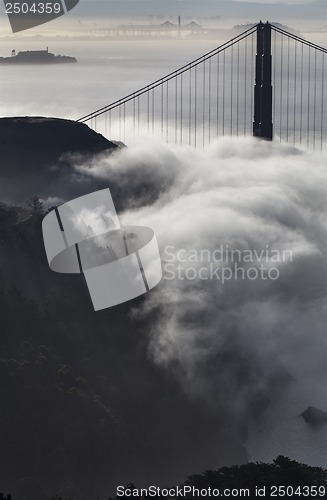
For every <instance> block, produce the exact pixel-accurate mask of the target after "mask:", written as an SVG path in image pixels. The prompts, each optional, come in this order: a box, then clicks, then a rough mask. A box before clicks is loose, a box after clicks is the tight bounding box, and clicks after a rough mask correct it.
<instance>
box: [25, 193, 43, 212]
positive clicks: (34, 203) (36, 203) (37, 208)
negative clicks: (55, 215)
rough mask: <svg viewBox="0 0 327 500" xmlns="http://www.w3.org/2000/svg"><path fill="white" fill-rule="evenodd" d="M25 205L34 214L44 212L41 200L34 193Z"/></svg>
mask: <svg viewBox="0 0 327 500" xmlns="http://www.w3.org/2000/svg"><path fill="white" fill-rule="evenodd" d="M27 205H28V207H29V208H31V210H32V212H33V214H34V215H36V214H43V213H44V208H43V202H42V201H41V200H40V198H39V197H38V196H36V194H35V195H34V196H33V198H31V199H30V200H29V201H28V202H27Z"/></svg>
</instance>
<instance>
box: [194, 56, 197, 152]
mask: <svg viewBox="0 0 327 500" xmlns="http://www.w3.org/2000/svg"><path fill="white" fill-rule="evenodd" d="M194 70H195V71H194V146H195V147H196V129H197V127H196V120H197V113H196V93H197V66H195V68H194Z"/></svg>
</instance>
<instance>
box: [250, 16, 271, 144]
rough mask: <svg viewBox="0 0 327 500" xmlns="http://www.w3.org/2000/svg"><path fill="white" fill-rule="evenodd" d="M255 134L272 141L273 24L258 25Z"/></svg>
mask: <svg viewBox="0 0 327 500" xmlns="http://www.w3.org/2000/svg"><path fill="white" fill-rule="evenodd" d="M253 135H254V137H260V138H261V139H266V140H268V141H272V138H273V123H272V85H271V25H270V24H269V23H268V22H266V24H263V23H262V22H261V21H260V23H259V24H258V25H257V53H256V62H255V86H254V121H253Z"/></svg>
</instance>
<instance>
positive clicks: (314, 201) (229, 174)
mask: <svg viewBox="0 0 327 500" xmlns="http://www.w3.org/2000/svg"><path fill="white" fill-rule="evenodd" d="M76 169H77V170H79V171H82V173H83V175H85V174H86V173H87V174H88V175H89V174H91V175H92V176H95V177H97V178H100V179H101V180H108V185H109V186H110V187H111V189H112V191H113V193H114V192H116V193H118V191H119V198H120V203H121V204H122V205H124V207H125V209H124V212H123V214H121V215H120V221H121V223H122V224H123V225H145V226H149V227H151V228H152V229H154V231H155V232H156V235H157V238H158V241H159V246H160V250H161V255H162V261H163V262H162V263H163V270H164V279H163V280H162V282H161V284H160V285H159V286H158V287H157V289H156V290H154V291H152V292H151V293H150V294H148V296H147V298H146V301H145V302H144V305H143V306H142V308H141V309H137V310H135V311H134V315H135V318H137V319H138V320H140V321H144V324H145V325H146V327H145V328H146V330H147V331H148V335H149V356H150V357H151V358H152V359H153V361H154V362H155V363H157V364H158V365H160V366H162V367H165V368H167V369H169V370H171V371H172V372H173V373H175V374H176V378H177V380H178V381H179V383H180V384H182V386H183V388H184V390H185V391H186V392H187V393H188V394H189V395H190V397H192V398H199V399H200V400H202V402H203V403H204V404H207V405H209V406H217V407H222V406H224V407H225V409H226V410H227V411H228V413H229V414H230V415H231V416H232V417H235V419H242V418H243V417H246V416H247V415H249V413H251V408H252V410H253V408H256V407H257V405H259V407H260V405H261V404H263V405H264V404H266V402H267V397H268V398H270V395H271V390H272V388H273V387H277V386H279V385H280V386H282V385H284V384H285V383H286V382H287V380H290V379H291V378H293V379H294V378H296V379H297V380H301V379H308V378H311V379H312V382H313V384H315V387H320V388H321V398H322V405H323V394H324V392H323V391H324V389H323V387H324V383H325V382H324V381H326V341H325V335H324V330H325V326H324V325H325V324H326V315H325V311H324V308H323V304H324V298H325V293H326V283H327V280H326V270H327V266H326V264H327V262H326V225H325V216H326V180H327V179H326V177H327V174H326V170H325V166H324V164H323V160H322V157H321V155H318V154H317V155H315V154H313V153H305V152H302V151H299V150H297V149H295V148H293V147H292V146H288V145H281V144H278V143H269V142H264V141H257V140H254V139H238V140H235V139H228V138H225V139H222V140H219V141H218V142H216V143H215V144H214V145H213V146H212V147H211V148H210V149H208V150H206V151H200V150H198V151H194V150H193V149H191V148H187V147H183V148H177V147H176V148H175V147H170V146H166V145H163V144H161V143H157V144H154V143H152V144H150V145H149V144H143V145H138V146H135V147H131V148H128V149H124V150H122V151H120V152H118V153H115V154H114V155H112V156H109V157H103V158H102V159H100V160H99V159H98V161H96V162H94V163H93V164H92V165H91V164H87V165H79V166H77V167H76ZM117 186H119V189H118V187H117ZM114 200H115V195H114ZM217 249H222V250H226V249H227V250H229V251H231V250H234V251H238V253H235V254H234V255H236V256H238V260H239V259H240V257H239V256H240V255H241V262H237V265H238V267H241V268H243V269H244V271H245V278H244V279H242V273H241V271H240V270H239V272H238V278H237V279H235V275H234V274H233V276H232V277H231V278H229V276H230V275H229V274H227V275H226V276H227V278H228V279H226V280H225V281H224V283H222V276H221V272H222V269H221V268H222V267H225V268H231V269H232V270H233V273H234V267H235V262H232V259H231V256H230V255H228V254H225V255H224V254H222V258H221V259H220V261H219V255H221V254H217V253H216V254H215V255H216V257H218V259H216V260H214V259H213V258H212V257H209V258H207V257H205V258H201V255H205V256H208V255H210V256H212V255H214V251H215V250H217ZM201 252H202V254H201ZM203 252H205V253H203ZM251 252H252V255H255V256H259V257H260V255H261V258H259V259H258V258H255V257H254V258H253V259H252V260H251V259H249V258H248V261H246V262H245V261H244V259H243V257H244V256H245V255H248V256H249V255H251ZM255 252H256V253H255ZM262 252H264V253H262ZM208 259H209V261H211V264H212V265H213V267H214V268H217V267H219V268H220V271H219V272H218V276H220V277H217V275H213V276H211V277H210V276H209V274H210V273H209V271H210V270H209V267H210V262H209V261H208ZM185 260H186V261H185ZM235 260H237V257H235ZM178 264H180V266H181V267H182V269H183V270H182V271H181V274H180V275H178V274H177V266H178ZM167 265H168V266H169V267H168V268H167ZM261 265H264V267H265V268H266V272H268V271H269V269H272V268H273V269H275V270H277V271H275V274H274V273H272V274H271V276H272V278H271V279H269V278H267V276H266V279H261V277H260V276H259V278H257V279H253V277H254V276H255V270H256V269H257V271H259V269H260V266H261ZM250 267H251V268H254V270H252V271H251V273H252V274H251V273H250V278H249V277H248V275H247V274H246V273H247V271H248V270H249V268H250ZM189 268H192V270H191V271H187V269H189ZM201 268H202V269H203V268H205V269H206V270H207V271H202V274H201V276H202V277H203V276H204V274H205V272H207V274H206V276H209V278H206V279H202V278H201V277H200V276H199V273H200V269H201ZM167 269H168V270H169V271H167ZM174 272H175V274H174ZM208 273H209V274H208ZM188 277H189V278H188Z"/></svg>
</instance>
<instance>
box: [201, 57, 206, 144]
mask: <svg viewBox="0 0 327 500" xmlns="http://www.w3.org/2000/svg"><path fill="white" fill-rule="evenodd" d="M205 121H206V61H205V59H204V60H203V81H202V146H203V147H204V145H205Z"/></svg>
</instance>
